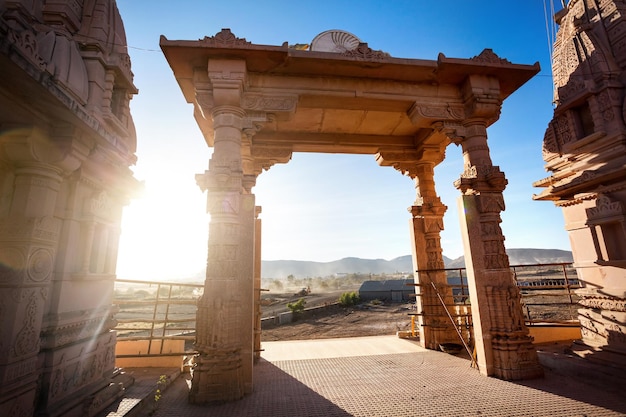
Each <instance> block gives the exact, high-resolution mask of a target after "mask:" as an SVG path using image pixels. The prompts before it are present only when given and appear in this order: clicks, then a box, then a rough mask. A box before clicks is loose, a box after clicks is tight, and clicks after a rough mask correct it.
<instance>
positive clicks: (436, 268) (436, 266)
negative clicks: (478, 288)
mask: <svg viewBox="0 0 626 417" xmlns="http://www.w3.org/2000/svg"><path fill="white" fill-rule="evenodd" d="M433 165H434V163H433V162H420V163H418V164H417V165H416V167H415V171H414V172H415V184H416V189H417V199H416V200H415V205H414V206H412V207H411V208H410V209H409V211H410V212H411V220H410V223H411V229H410V230H411V244H412V250H413V267H414V270H415V273H414V277H415V283H416V284H418V285H417V286H416V291H415V292H416V294H417V300H416V304H417V310H418V311H419V312H421V313H422V316H420V319H419V323H420V326H419V328H420V344H421V345H422V346H423V347H426V348H428V349H439V345H440V344H442V343H448V342H457V343H458V342H459V340H458V336H457V334H456V332H455V330H454V327H453V324H452V322H451V321H450V320H449V318H448V315H447V314H446V310H445V308H448V309H449V310H451V311H452V314H453V313H454V308H453V307H454V300H453V297H452V291H451V290H450V287H449V285H448V281H447V276H446V271H444V270H443V269H444V268H445V266H444V263H443V254H442V249H441V238H440V234H441V231H442V230H443V215H444V214H445V212H446V210H447V207H446V206H445V205H444V204H443V203H442V202H441V200H440V199H439V197H438V196H437V195H436V193H435V187H434V185H435V182H434V177H433V174H434V172H433V167H434V166H433ZM433 284H434V285H435V287H436V288H437V291H435V289H434V288H433ZM437 292H438V293H439V295H440V296H441V298H442V299H443V301H444V303H445V304H446V306H445V307H444V306H443V305H442V303H441V300H440V299H439V297H438V296H437Z"/></svg>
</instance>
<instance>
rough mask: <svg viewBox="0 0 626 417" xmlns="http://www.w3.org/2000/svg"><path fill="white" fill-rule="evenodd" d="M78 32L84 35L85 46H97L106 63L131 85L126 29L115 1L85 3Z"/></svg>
mask: <svg viewBox="0 0 626 417" xmlns="http://www.w3.org/2000/svg"><path fill="white" fill-rule="evenodd" d="M80 34H81V35H84V36H85V38H86V39H85V41H84V43H85V45H86V46H85V48H86V49H93V48H94V47H95V48H97V49H98V50H99V51H100V52H102V53H104V54H105V55H104V56H103V58H104V59H105V60H106V61H107V64H108V65H111V66H114V67H117V68H118V69H119V70H120V71H121V73H122V74H124V76H125V77H126V81H127V83H128V84H129V85H132V80H133V75H132V72H131V68H130V58H129V57H128V50H127V46H126V31H125V29H124V23H123V21H122V17H121V16H120V12H119V10H118V9H117V6H116V4H115V2H110V1H106V0H95V1H94V2H93V3H90V4H86V5H85V6H84V10H83V20H82V27H81V30H80Z"/></svg>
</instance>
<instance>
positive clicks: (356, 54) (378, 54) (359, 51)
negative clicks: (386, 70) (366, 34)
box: [341, 42, 390, 61]
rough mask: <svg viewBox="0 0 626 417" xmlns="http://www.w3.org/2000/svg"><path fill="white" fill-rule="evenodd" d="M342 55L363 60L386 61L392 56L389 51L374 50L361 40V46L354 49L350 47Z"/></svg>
mask: <svg viewBox="0 0 626 417" xmlns="http://www.w3.org/2000/svg"><path fill="white" fill-rule="evenodd" d="M341 55H342V56H345V57H348V58H354V59H359V60H363V61H386V60H387V59H388V58H390V55H389V54H388V53H387V52H383V51H374V50H372V49H371V48H370V47H369V46H367V43H365V42H360V43H359V46H357V47H356V48H354V49H348V50H346V51H344V52H342V53H341Z"/></svg>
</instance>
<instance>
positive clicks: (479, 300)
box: [452, 97, 543, 380]
mask: <svg viewBox="0 0 626 417" xmlns="http://www.w3.org/2000/svg"><path fill="white" fill-rule="evenodd" d="M474 98H475V97H474ZM474 104H475V105H476V106H482V105H483V104H484V103H481V100H476V102H475V103H474ZM484 109H485V108H484V107H480V108H479V109H478V110H476V109H475V113H480V112H481V111H484ZM485 113H486V112H485ZM486 126H487V121H486V120H485V119H484V118H476V119H473V120H467V121H466V122H464V124H463V127H462V128H461V129H459V130H457V131H456V132H455V134H453V135H452V138H453V140H454V141H455V142H456V143H457V144H460V145H461V146H462V148H463V160H464V164H465V171H464V172H463V174H462V175H461V178H460V179H459V180H457V181H455V184H454V185H455V187H456V188H458V189H459V190H460V191H461V193H462V195H461V197H460V198H459V200H458V204H459V216H460V220H461V233H462V237H463V244H464V248H465V266H466V268H467V276H468V284H469V293H470V299H471V303H472V317H473V324H474V336H475V341H476V342H475V343H476V354H477V362H478V367H479V370H480V372H481V373H482V374H484V375H490V376H495V377H498V378H502V379H507V380H516V379H526V378H533V377H537V376H541V375H543V369H542V368H541V366H540V365H539V362H538V359H537V353H536V351H535V349H534V347H533V345H532V338H531V337H530V336H529V333H528V329H527V328H526V326H525V324H524V317H523V314H522V307H521V303H520V294H519V289H518V288H517V286H516V285H515V283H514V281H513V278H512V275H511V271H510V270H509V261H508V256H507V254H506V251H505V247H504V236H503V234H502V230H501V228H500V223H501V218H500V212H501V211H502V210H504V198H503V196H502V191H504V188H505V187H506V184H507V181H506V179H505V177H504V173H502V172H501V171H500V169H499V167H497V166H493V165H492V162H491V158H490V156H489V147H488V145H487V129H486Z"/></svg>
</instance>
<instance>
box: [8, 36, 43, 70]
mask: <svg viewBox="0 0 626 417" xmlns="http://www.w3.org/2000/svg"><path fill="white" fill-rule="evenodd" d="M8 39H9V42H11V43H12V44H13V45H14V46H15V48H16V49H17V50H18V51H20V53H21V55H22V56H23V57H25V58H27V59H28V60H29V61H30V62H31V63H32V64H33V65H35V66H36V67H38V68H39V69H41V70H43V69H45V68H46V61H45V60H44V59H43V58H42V57H41V56H39V47H38V46H37V35H35V33H33V32H31V31H29V30H23V31H21V32H19V33H17V32H15V31H13V30H10V31H9V33H8Z"/></svg>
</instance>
